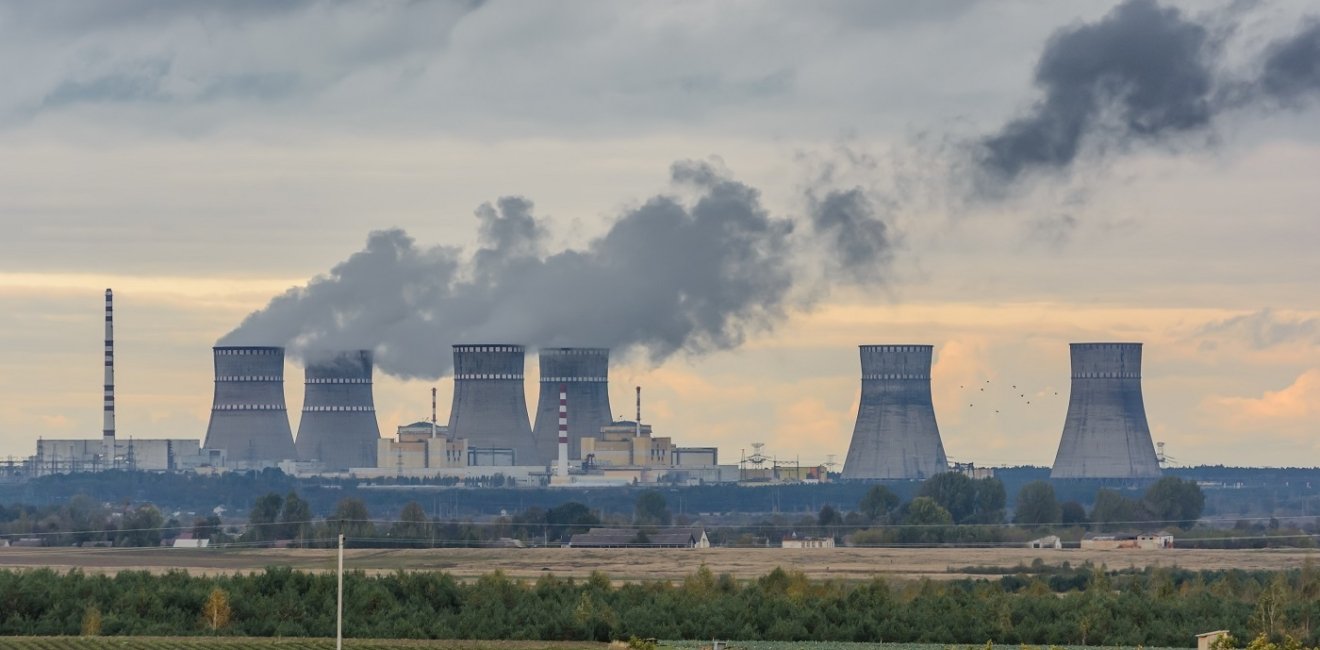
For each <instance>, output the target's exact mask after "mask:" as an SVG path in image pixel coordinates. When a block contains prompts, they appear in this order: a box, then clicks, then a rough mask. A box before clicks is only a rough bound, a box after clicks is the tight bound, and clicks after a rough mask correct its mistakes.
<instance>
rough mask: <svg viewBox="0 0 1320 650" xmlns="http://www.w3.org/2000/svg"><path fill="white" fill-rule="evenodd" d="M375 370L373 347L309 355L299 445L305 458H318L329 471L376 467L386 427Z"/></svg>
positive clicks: (300, 452)
mask: <svg viewBox="0 0 1320 650" xmlns="http://www.w3.org/2000/svg"><path fill="white" fill-rule="evenodd" d="M371 370H372V363H371V351H370V350H352V351H345V352H336V353H334V354H331V355H327V356H324V357H321V358H314V359H310V360H308V362H307V367H306V369H305V371H304V372H305V376H306V383H305V391H306V392H305V393H304V395H305V397H304V398H303V409H302V420H301V421H299V423H298V441H297V443H296V444H295V447H296V448H297V450H298V459H299V460H318V461H320V462H321V464H322V465H323V466H324V467H325V469H328V470H345V469H348V468H350V467H375V466H376V444H377V442H378V441H379V440H380V426H379V425H378V424H377V423H376V405H375V401H374V399H373V398H372V394H371Z"/></svg>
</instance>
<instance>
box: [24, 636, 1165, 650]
mask: <svg viewBox="0 0 1320 650" xmlns="http://www.w3.org/2000/svg"><path fill="white" fill-rule="evenodd" d="M3 643H4V647H5V648H7V649H9V650H333V648H334V647H335V642H334V640H333V639H278V638H277V639H270V638H241V637H240V638H227V637H219V638H208V637H10V638H6V639H4V640H3ZM703 646H705V647H710V642H709V641H679V642H661V644H660V647H661V648H681V649H683V650H698V649H699V648H701V647H703ZM344 647H345V648H347V649H348V650H577V649H589V650H605V649H606V648H619V647H622V644H613V645H611V644H606V643H593V642H589V641H569V642H554V641H461V640H436V641H409V640H386V639H345V640H344ZM727 647H728V648H729V649H730V650H800V649H802V650H964V649H965V650H983V648H984V647H985V646H982V645H977V646H949V645H940V644H932V643H846V642H802V641H793V642H783V641H746V642H742V641H740V642H735V643H731V644H729V646H727ZM1068 649H1069V650H1070V649H1071V646H1069V647H1068ZM1059 650H1065V649H1064V648H1059ZM1092 650H1094V648H1092ZM1147 650H1159V649H1157V648H1148V649H1147Z"/></svg>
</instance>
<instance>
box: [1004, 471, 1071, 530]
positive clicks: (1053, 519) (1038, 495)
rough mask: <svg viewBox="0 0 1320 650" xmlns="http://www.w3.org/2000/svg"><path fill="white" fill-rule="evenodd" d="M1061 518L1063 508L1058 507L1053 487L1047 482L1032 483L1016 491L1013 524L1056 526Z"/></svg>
mask: <svg viewBox="0 0 1320 650" xmlns="http://www.w3.org/2000/svg"><path fill="white" fill-rule="evenodd" d="M1062 518H1063V508H1061V507H1060V506H1059V500H1058V499H1057V498H1055V496H1054V486H1053V485H1050V483H1049V481H1032V482H1030V483H1028V484H1026V485H1024V486H1022V489H1021V490H1018V494H1017V507H1016V508H1014V512H1013V521H1014V522H1016V523H1019V524H1028V525H1033V526H1040V525H1045V524H1057V523H1059V522H1060V521H1061V520H1062Z"/></svg>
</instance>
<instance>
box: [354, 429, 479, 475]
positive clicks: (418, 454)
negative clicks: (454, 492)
mask: <svg viewBox="0 0 1320 650" xmlns="http://www.w3.org/2000/svg"><path fill="white" fill-rule="evenodd" d="M448 432H449V429H448V427H436V435H435V437H432V435H431V423H430V422H416V423H413V424H408V425H404V426H401V427H399V431H398V434H397V439H395V440H390V439H389V438H382V439H381V440H380V441H379V442H378V443H376V467H377V468H381V469H391V468H397V469H404V470H409V469H427V468H441V467H467V465H468V446H467V439H466V438H450V437H448V436H447V435H445V434H447V433H448Z"/></svg>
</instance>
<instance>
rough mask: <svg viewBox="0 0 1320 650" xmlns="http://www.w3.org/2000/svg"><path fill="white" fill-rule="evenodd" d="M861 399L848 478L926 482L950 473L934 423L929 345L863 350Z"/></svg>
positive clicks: (846, 462) (845, 475) (846, 469)
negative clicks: (944, 473) (937, 475)
mask: <svg viewBox="0 0 1320 650" xmlns="http://www.w3.org/2000/svg"><path fill="white" fill-rule="evenodd" d="M860 347H861V361H862V399H861V405H860V406H859V407H858V409H857V424H856V425H855V426H854V427H853V435H852V442H851V443H850V444H849V446H848V456H847V458H846V459H845V460H844V464H843V478H844V479H867V480H876V479H925V478H929V477H931V476H934V475H935V474H938V473H940V472H944V471H947V470H948V468H949V459H948V457H947V456H946V455H945V454H944V443H943V442H942V441H941V440H940V430H939V427H938V426H937V425H936V424H935V406H934V404H933V403H932V401H931V392H930V368H931V357H932V353H933V349H934V348H933V347H932V346H929V345H863V346H860Z"/></svg>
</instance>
